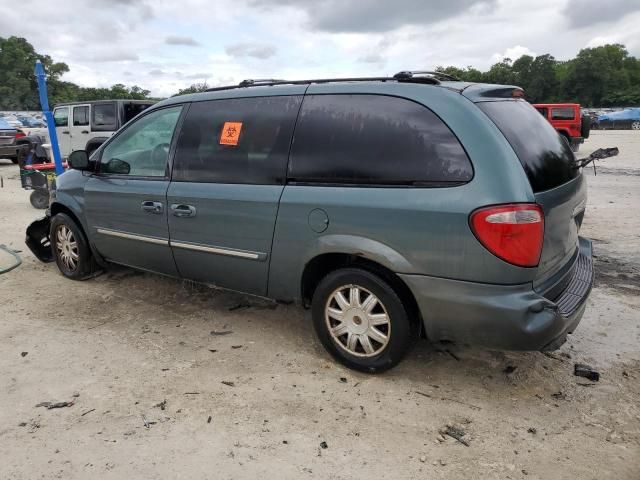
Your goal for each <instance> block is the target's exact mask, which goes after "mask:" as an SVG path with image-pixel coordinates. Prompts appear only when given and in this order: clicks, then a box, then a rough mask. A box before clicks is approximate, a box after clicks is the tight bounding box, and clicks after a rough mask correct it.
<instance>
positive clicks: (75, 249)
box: [50, 213, 97, 280]
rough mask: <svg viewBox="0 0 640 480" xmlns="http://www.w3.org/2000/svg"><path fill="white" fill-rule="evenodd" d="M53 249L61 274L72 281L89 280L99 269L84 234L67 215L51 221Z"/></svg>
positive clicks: (56, 217)
mask: <svg viewBox="0 0 640 480" xmlns="http://www.w3.org/2000/svg"><path fill="white" fill-rule="evenodd" d="M50 238H51V248H52V249H53V255H54V257H55V259H56V264H57V265H58V269H59V270H60V272H61V273H62V274H63V275H64V276H65V277H67V278H70V279H72V280H84V279H86V278H89V277H90V276H91V275H92V274H93V273H94V272H95V271H96V269H97V265H96V263H95V260H94V258H93V255H92V253H91V249H90V248H89V245H88V243H87V240H86V239H85V236H84V233H83V232H82V230H81V229H80V227H79V226H78V225H77V224H76V222H75V221H74V220H73V219H72V218H71V217H70V216H69V215H67V214H65V213H58V214H57V215H55V216H54V217H53V218H52V219H51V230H50Z"/></svg>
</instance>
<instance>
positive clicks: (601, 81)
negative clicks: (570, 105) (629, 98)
mask: <svg viewBox="0 0 640 480" xmlns="http://www.w3.org/2000/svg"><path fill="white" fill-rule="evenodd" d="M628 58H629V53H628V52H627V50H626V49H625V48H624V46H623V45H619V44H614V45H603V46H601V47H595V48H585V49H583V50H580V52H579V53H578V55H577V56H576V58H574V59H573V60H570V61H569V62H568V66H567V69H568V71H567V77H566V78H565V80H564V90H565V92H566V93H567V94H568V95H569V96H570V97H571V98H573V99H575V100H576V101H577V102H579V103H581V104H583V105H586V106H606V103H607V102H606V101H605V100H606V99H607V98H608V97H609V100H611V98H610V94H611V93H612V92H616V91H624V90H626V89H628V88H629V87H630V86H631V84H630V75H629V72H627V70H626V69H625V64H628V62H626V61H627V59H628Z"/></svg>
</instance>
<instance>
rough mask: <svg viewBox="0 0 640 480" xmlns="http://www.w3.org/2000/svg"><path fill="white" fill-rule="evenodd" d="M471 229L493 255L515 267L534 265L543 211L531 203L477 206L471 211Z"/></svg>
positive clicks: (537, 253)
mask: <svg viewBox="0 0 640 480" xmlns="http://www.w3.org/2000/svg"><path fill="white" fill-rule="evenodd" d="M469 223H470V225H471V230H472V231H473V233H474V235H475V236H476V238H477V239H478V240H479V241H480V243H482V245H483V246H484V247H485V248H486V249H487V250H489V251H490V252H491V253H493V254H494V255H495V256H496V257H498V258H501V259H502V260H504V261H505V262H509V263H511V264H513V265H517V266H519V267H535V266H536V265H538V262H539V261H540V253H541V252H542V242H543V240H544V212H543V211H542V208H541V207H540V206H539V205H537V204H535V203H514V204H507V205H496V206H493V207H485V208H480V209H478V210H476V211H474V212H472V213H471V217H470V219H469Z"/></svg>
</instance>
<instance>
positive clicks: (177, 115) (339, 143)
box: [27, 72, 593, 372]
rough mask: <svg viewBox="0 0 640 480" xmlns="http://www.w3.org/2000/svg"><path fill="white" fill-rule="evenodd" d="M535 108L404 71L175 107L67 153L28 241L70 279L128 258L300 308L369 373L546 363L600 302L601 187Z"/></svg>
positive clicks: (510, 92) (196, 99)
mask: <svg viewBox="0 0 640 480" xmlns="http://www.w3.org/2000/svg"><path fill="white" fill-rule="evenodd" d="M522 97H523V92H522V90H520V89H519V88H517V87H510V86H503V85H484V84H469V83H462V82H456V81H445V80H444V79H443V78H442V77H439V76H437V75H433V74H426V75H425V74H421V75H417V74H412V73H410V72H402V73H400V74H398V75H396V76H395V77H393V78H375V79H350V80H349V81H345V80H317V81H313V80H310V81H295V82H286V81H272V82H262V83H261V82H257V81H256V82H247V81H245V82H243V83H242V84H241V85H240V86H239V87H230V88H220V89H214V90H212V91H208V92H205V93H200V94H193V95H186V96H180V97H174V98H171V99H168V100H165V101H163V102H160V103H158V104H156V105H154V106H153V107H150V108H149V109H147V110H145V111H144V112H142V113H141V114H140V115H139V116H138V117H137V118H136V119H134V120H133V121H132V122H130V123H129V124H128V125H127V126H126V127H125V128H123V129H121V130H120V131H118V132H117V133H116V134H115V135H114V136H113V137H111V138H110V139H108V140H107V141H106V142H105V143H104V144H103V145H102V146H101V147H100V148H99V149H98V150H97V151H96V153H95V154H94V155H93V156H92V157H91V158H90V159H89V157H88V156H87V154H86V153H85V152H82V151H76V152H73V153H72V154H71V156H70V158H69V161H70V164H71V167H72V168H73V169H72V170H70V171H68V172H66V173H64V174H63V175H61V176H60V177H58V179H57V190H56V191H55V195H54V196H53V199H52V203H51V206H50V217H48V218H46V219H44V220H40V221H37V222H34V223H33V224H32V225H31V226H30V227H29V229H28V230H27V236H28V245H29V246H30V248H31V249H32V250H33V251H34V252H35V253H36V255H38V256H39V258H41V259H43V260H51V259H55V261H56V262H57V265H58V267H59V269H60V271H61V272H62V274H63V275H64V276H65V277H68V278H70V279H75V280H81V279H85V278H90V277H91V276H92V273H93V272H94V271H95V270H96V269H97V268H99V266H102V267H106V266H107V265H108V263H109V262H114V263H118V264H123V265H128V266H130V267H134V268H137V269H141V270H145V271H151V272H157V273H161V274H165V275H170V276H174V277H183V278H188V279H192V280H195V281H199V282H206V283H210V284H215V285H219V286H221V287H225V288H229V289H234V290H239V291H243V292H248V293H250V294H255V295H260V296H267V297H271V298H274V299H278V300H283V301H297V302H300V303H302V304H303V305H306V306H310V308H311V313H312V318H313V325H314V327H315V330H316V332H317V334H318V337H319V339H320V341H321V342H322V344H323V345H324V346H325V347H326V348H327V350H328V351H329V352H330V353H331V354H332V355H333V356H334V357H336V358H337V359H339V360H340V361H341V362H343V363H344V364H345V365H347V366H349V367H352V368H356V369H359V370H363V371H370V372H374V371H380V370H384V369H386V368H389V367H391V366H393V365H395V364H396V363H397V362H398V361H400V359H401V358H402V357H403V356H404V355H405V353H406V352H407V351H408V349H409V347H410V345H411V344H412V342H413V341H414V340H415V339H416V338H417V337H418V336H419V335H420V334H422V335H424V336H426V337H427V338H429V339H430V340H433V341H442V340H447V341H458V342H467V343H475V344H482V345H487V346H490V347H493V348H502V349H517V350H552V349H555V348H557V347H558V346H559V345H561V344H562V343H563V342H564V341H565V339H566V336H567V334H568V333H571V332H572V331H573V330H574V329H575V328H576V325H577V324H578V322H579V321H580V318H581V317H582V315H583V312H584V309H585V304H586V298H587V296H588V294H589V291H590V289H591V284H592V279H593V270H592V260H591V243H590V242H589V241H588V240H586V239H584V238H582V237H580V236H579V235H578V232H579V230H580V226H581V224H582V219H583V216H584V211H585V205H586V190H587V187H586V180H585V177H584V176H583V175H582V172H581V170H580V169H579V168H578V167H577V165H576V159H575V157H574V155H573V153H572V151H571V149H570V148H569V145H568V144H567V142H565V141H564V139H562V138H561V137H560V136H559V135H558V134H557V132H556V131H555V130H554V129H553V127H552V126H551V125H550V124H549V122H547V121H546V120H545V119H544V118H543V117H542V116H541V115H540V114H539V113H538V112H537V111H536V110H535V109H534V108H533V107H532V106H531V105H530V104H529V103H527V102H526V101H524V100H523V98H522ZM47 239H50V247H49V244H48V243H47Z"/></svg>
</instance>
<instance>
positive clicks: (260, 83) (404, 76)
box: [205, 72, 444, 92]
mask: <svg viewBox="0 0 640 480" xmlns="http://www.w3.org/2000/svg"><path fill="white" fill-rule="evenodd" d="M413 73H416V72H400V73H398V74H396V75H394V76H393V77H347V78H316V79H311V80H278V79H269V78H267V79H256V80H253V79H246V80H243V81H241V82H240V83H239V84H238V85H227V86H224V87H213V88H208V89H207V90H205V91H207V92H216V91H220V90H232V89H234V88H246V87H273V86H276V85H308V84H311V83H334V82H415V83H429V84H431V85H438V84H439V83H440V81H439V80H438V79H437V78H435V76H433V75H431V76H413ZM443 75H444V74H443Z"/></svg>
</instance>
